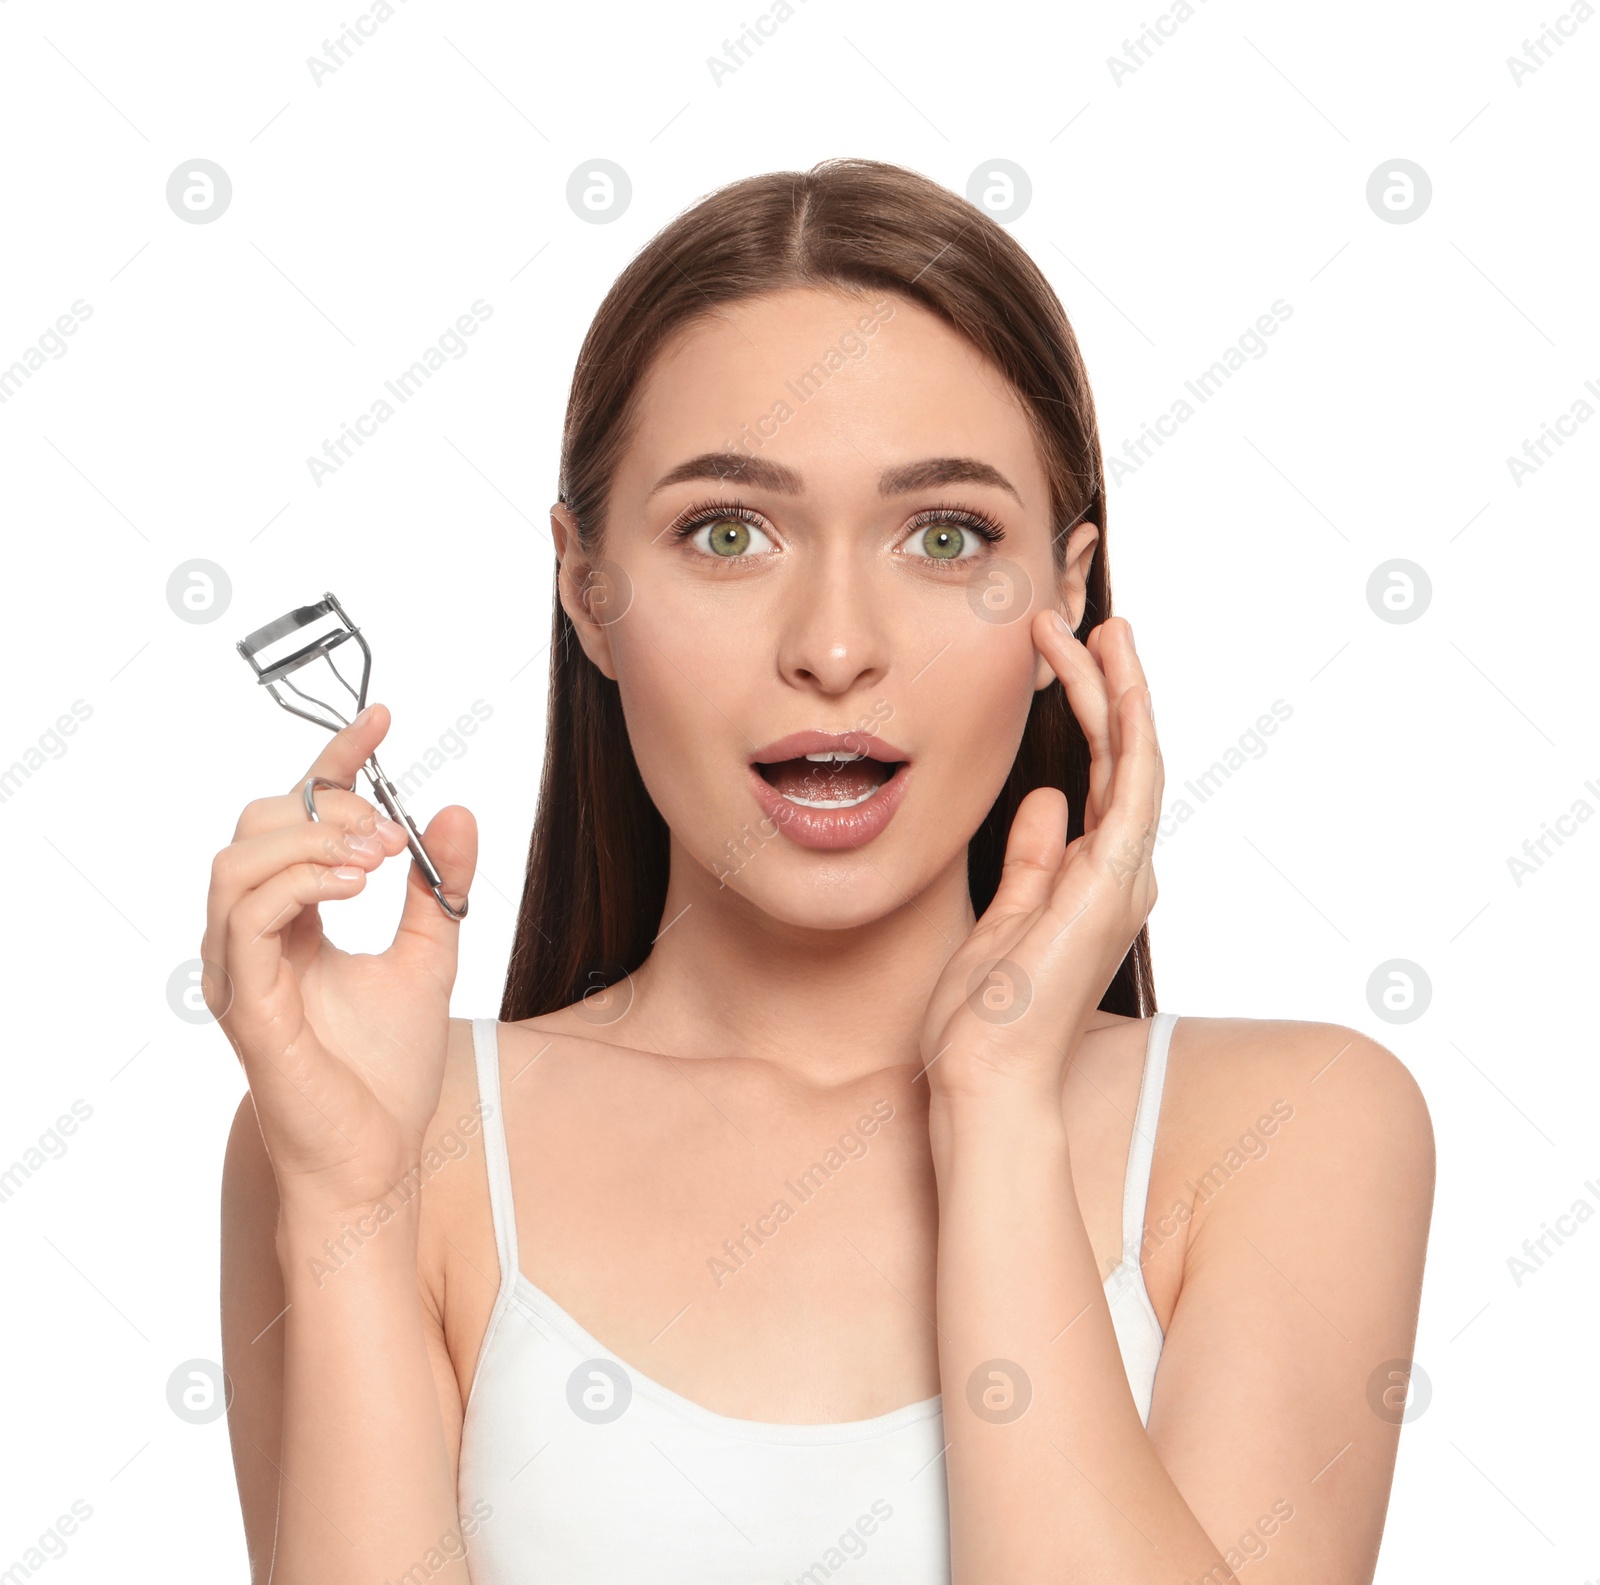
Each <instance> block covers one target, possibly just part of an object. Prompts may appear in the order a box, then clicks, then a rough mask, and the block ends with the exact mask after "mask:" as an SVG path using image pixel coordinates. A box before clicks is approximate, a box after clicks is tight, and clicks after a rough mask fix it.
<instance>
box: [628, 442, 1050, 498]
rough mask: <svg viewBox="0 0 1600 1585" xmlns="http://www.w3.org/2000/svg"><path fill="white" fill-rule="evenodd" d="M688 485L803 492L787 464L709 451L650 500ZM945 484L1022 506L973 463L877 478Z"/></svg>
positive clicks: (897, 491) (991, 471)
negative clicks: (702, 482)
mask: <svg viewBox="0 0 1600 1585" xmlns="http://www.w3.org/2000/svg"><path fill="white" fill-rule="evenodd" d="M689 479H711V480H714V481H715V482H717V483H719V484H720V483H721V482H723V481H724V480H727V479H733V480H737V481H739V482H741V483H744V484H749V485H752V486H754V487H755V488H757V489H761V490H771V491H773V492H774V493H775V494H777V495H799V494H800V493H801V492H802V491H803V490H804V488H805V484H804V481H803V480H802V479H801V477H800V475H799V474H798V473H797V472H795V470H794V469H793V468H790V467H788V466H786V465H785V464H784V463H781V462H774V461H772V460H771V459H770V458H768V457H746V456H743V455H741V454H740V453H737V452H728V451H707V452H702V453H701V455H700V456H698V457H690V458H689V460H688V461H687V462H680V463H679V464H678V465H677V467H675V468H673V469H672V470H671V471H670V472H668V473H665V474H663V475H662V476H661V478H660V479H658V480H657V481H656V484H655V488H654V489H652V490H651V491H650V494H651V495H655V494H657V493H658V492H659V491H661V490H665V489H666V488H667V487H668V486H669V485H673V484H683V483H684V482H685V481H687V480H689ZM941 484H990V485H994V486H995V487H996V488H997V489H1001V490H1004V491H1006V493H1007V494H1009V495H1011V496H1013V497H1014V498H1015V499H1016V502H1017V504H1018V505H1019V506H1021V505H1022V504H1023V502H1022V497H1021V495H1019V494H1018V493H1017V489H1016V486H1015V485H1013V484H1012V483H1011V481H1010V480H1009V479H1008V478H1006V476H1005V475H1004V474H1003V473H1001V471H1000V470H999V469H998V468H996V467H993V466H991V465H990V464H989V463H987V462H980V461H978V460H977V458H975V457H927V458H925V459H923V461H921V462H908V463H903V464H901V465H900V466H899V467H896V468H885V469H884V471H883V472H882V473H881V474H880V475H879V477H878V493H879V494H880V495H904V494H906V493H907V492H908V491H911V490H926V489H930V488H932V487H933V486H935V485H941Z"/></svg>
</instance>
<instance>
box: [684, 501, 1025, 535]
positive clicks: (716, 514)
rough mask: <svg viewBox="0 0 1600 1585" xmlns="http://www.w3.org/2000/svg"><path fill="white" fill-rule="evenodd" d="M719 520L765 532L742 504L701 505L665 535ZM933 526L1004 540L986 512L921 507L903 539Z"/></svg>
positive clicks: (689, 531) (686, 532) (755, 514)
mask: <svg viewBox="0 0 1600 1585" xmlns="http://www.w3.org/2000/svg"><path fill="white" fill-rule="evenodd" d="M723 518H733V519H734V520H736V521H737V522H741V523H746V524H748V525H749V526H750V527H752V528H759V529H762V530H763V531H764V530H765V528H766V525H765V523H764V522H763V521H762V518H761V514H760V513H759V512H757V511H756V510H755V509H754V508H753V507H749V506H746V505H745V504H744V502H742V501H702V502H700V503H698V504H697V505H695V506H690V507H686V508H685V509H684V510H683V512H681V513H680V514H679V515H678V517H677V519H676V520H675V521H674V522H673V523H672V525H671V527H670V528H669V529H668V532H669V533H670V534H671V535H672V536H673V538H675V539H687V538H688V537H689V535H691V534H692V533H694V531H695V530H696V529H697V528H703V527H704V526H705V525H706V524H707V523H714V522H716V521H718V519H723ZM935 523H954V524H955V525H956V526H957V527H958V528H965V529H969V530H970V531H971V532H972V533H974V534H976V535H977V536H978V538H979V539H982V540H986V541H987V542H988V543H989V544H991V545H995V544H998V543H999V542H1000V541H1001V540H1002V539H1004V538H1005V537H1006V531H1005V530H1004V529H1003V528H1002V527H1001V526H1000V525H999V524H998V523H997V522H995V520H994V519H993V518H992V517H990V516H989V515H988V514H987V513H986V512H979V511H976V510H974V509H973V508H972V507H968V506H929V507H924V508H923V510H922V511H920V512H918V513H916V515H915V516H914V517H913V518H912V519H911V522H910V523H909V524H908V525H907V528H906V534H907V537H909V536H910V535H911V534H913V533H915V532H916V531H917V530H918V529H921V528H931V527H933V525H934V524H935Z"/></svg>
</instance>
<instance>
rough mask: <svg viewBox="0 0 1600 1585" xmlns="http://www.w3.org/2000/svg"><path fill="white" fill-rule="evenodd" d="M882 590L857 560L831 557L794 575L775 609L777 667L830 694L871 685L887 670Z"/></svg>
mask: <svg viewBox="0 0 1600 1585" xmlns="http://www.w3.org/2000/svg"><path fill="white" fill-rule="evenodd" d="M884 609H885V602H884V600H883V598H882V591H876V590H874V588H873V587H872V578H871V575H870V573H868V572H867V570H866V569H865V568H863V567H861V566H860V565H859V563H853V564H852V563H847V562H846V560H845V558H843V557H829V558H828V559H827V560H826V561H825V562H823V563H821V564H818V565H816V566H813V567H812V568H809V569H807V570H806V572H805V573H804V574H803V575H801V576H799V577H796V578H795V579H794V581H793V583H792V584H791V586H790V587H789V588H788V589H787V590H786V591H785V604H784V606H783V608H782V609H781V610H780V611H779V612H778V613H776V615H777V623H778V631H777V634H776V637H777V644H778V656H777V660H778V671H779V674H780V675H781V676H782V677H783V679H784V680H785V681H786V682H788V683H791V684H792V685H794V686H796V687H804V688H814V689H817V690H820V691H821V692H822V693H825V694H829V695H844V694H848V693H849V692H850V691H851V690H852V689H854V688H859V687H870V686H871V685H872V684H874V683H876V682H879V681H881V680H882V679H883V677H884V676H885V674H886V673H887V672H888V669H889V658H890V644H889V634H888V630H887V626H886V624H885V622H884V620H883V616H882V613H883V611H884Z"/></svg>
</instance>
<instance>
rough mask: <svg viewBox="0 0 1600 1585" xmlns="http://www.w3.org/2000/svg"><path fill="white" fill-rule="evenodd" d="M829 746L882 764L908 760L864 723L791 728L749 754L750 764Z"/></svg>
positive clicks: (817, 751) (820, 751) (821, 751)
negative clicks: (836, 728)
mask: <svg viewBox="0 0 1600 1585" xmlns="http://www.w3.org/2000/svg"><path fill="white" fill-rule="evenodd" d="M829 750H833V751H835V752H841V753H845V754H862V755H865V756H866V758H868V759H875V760H881V761H883V762H884V763H885V764H894V763H895V762H896V761H900V760H909V759H910V758H911V756H910V755H909V754H907V753H906V751H905V750H904V749H901V748H896V747H895V745H894V744H893V743H889V742H886V741H885V740H884V739H883V738H881V737H879V736H878V734H877V733H876V732H873V731H871V730H869V729H868V728H865V727H857V728H854V729H852V730H851V731H848V732H791V733H790V734H789V735H788V737H780V738H779V739H778V740H777V742H775V743H768V744H767V746H766V747H765V748H759V749H757V750H756V751H755V753H754V754H752V755H751V756H750V763H751V764H752V765H778V764H781V763H782V762H783V761H784V760H786V759H801V758H803V757H804V756H805V755H807V754H826V753H828V752H829Z"/></svg>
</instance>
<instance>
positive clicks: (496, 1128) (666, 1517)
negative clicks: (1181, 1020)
mask: <svg viewBox="0 0 1600 1585" xmlns="http://www.w3.org/2000/svg"><path fill="white" fill-rule="evenodd" d="M1177 1021H1178V1020H1177V1017H1176V1015H1175V1014H1172V1013H1157V1014H1156V1015H1155V1016H1154V1017H1153V1018H1152V1020H1151V1023H1150V1036H1149V1042H1148V1045H1147V1047H1146V1052H1145V1063H1144V1077H1143V1080H1142V1081H1141V1084H1140V1087H1139V1104H1138V1111H1137V1113H1136V1115H1135V1117H1134V1126H1133V1137H1132V1141H1131V1143H1130V1145H1129V1148H1128V1168H1127V1176H1126V1179H1125V1182H1124V1187H1123V1196H1122V1240H1123V1244H1122V1247H1123V1258H1122V1263H1121V1264H1120V1265H1119V1266H1118V1267H1117V1268H1116V1270H1115V1271H1113V1272H1112V1273H1111V1275H1110V1276H1109V1277H1108V1278H1107V1279H1106V1283H1105V1290H1106V1298H1107V1300H1108V1301H1109V1303H1110V1306H1111V1318H1112V1322H1113V1324H1114V1326H1115V1328H1116V1334H1117V1343H1118V1346H1119V1347H1120V1349H1121V1351H1122V1363H1123V1368H1124V1369H1125V1370H1126V1372H1127V1376H1128V1385H1129V1386H1130V1387H1131V1388H1132V1390H1133V1398H1134V1402H1135V1403H1136V1404H1137V1405H1138V1408H1139V1417H1140V1418H1141V1419H1142V1420H1146V1421H1148V1419H1149V1414H1150V1394H1151V1390H1152V1387H1153V1385H1154V1381H1155V1373H1156V1362H1157V1361H1158V1359H1159V1358H1160V1356H1161V1344H1162V1334H1161V1326H1160V1323H1159V1322H1158V1321H1157V1320H1156V1316H1155V1311H1154V1310H1153V1309H1152V1308H1151V1306H1150V1296H1149V1294H1148V1293H1147V1292H1146V1291H1145V1286H1144V1275H1143V1273H1142V1271H1141V1270H1140V1263H1139V1251H1140V1245H1141V1244H1142V1242H1143V1237H1144V1209H1145V1199H1146V1196H1147V1194H1148V1192H1149V1183H1150V1163H1151V1160H1152V1157H1153V1154H1154V1150H1155V1135H1156V1120H1157V1117H1158V1116H1159V1115H1160V1111H1161V1092H1162V1085H1163V1082H1164V1080H1165V1077H1166V1066H1167V1048H1168V1045H1169V1044H1170V1042H1171V1039H1172V1029H1173V1025H1175V1024H1176V1023H1177ZM496 1032H497V1025H496V1021H495V1020H494V1019H492V1018H478V1019H474V1020H473V1025H472V1033H473V1044H474V1048H475V1051H476V1055H477V1066H478V1092H479V1097H480V1099H481V1100H482V1101H483V1103H484V1149H485V1154H486V1157H487V1162H488V1169H489V1204H490V1208H491V1211H492V1213H493V1217H494V1231H495V1241H496V1244H497V1247H498V1249H499V1254H500V1294H499V1297H498V1299H497V1300H496V1301H495V1306H494V1310H493V1313H492V1314H491V1316H490V1318H489V1325H488V1329H487V1331H486V1332H485V1335H484V1339H483V1345H482V1348H481V1350H480V1352H479V1355H478V1363H477V1368H476V1371H475V1373H474V1376H473V1382H472V1389H471V1392H470V1394H469V1395H468V1399H467V1406H466V1419H465V1423H464V1425H463V1428H462V1438H461V1461H460V1471H459V1476H460V1478H459V1482H458V1485H457V1499H458V1505H459V1508H460V1511H461V1514H462V1517H463V1521H464V1523H465V1522H466V1521H467V1520H468V1518H469V1516H471V1524H470V1529H471V1531H472V1533H471V1537H470V1540H469V1543H468V1545H469V1547H470V1552H469V1567H470V1572H471V1575H472V1580H473V1585H640V1582H641V1581H645V1580H648V1581H650V1582H651V1585H750V1582H751V1581H761V1582H764V1585H765V1582H770V1585H818V1582H820V1581H822V1580H832V1579H833V1576H834V1574H835V1573H836V1572H837V1571H838V1570H840V1569H844V1570H845V1577H844V1579H843V1580H842V1581H840V1582H839V1585H855V1582H859V1585H866V1582H868V1581H870V1582H871V1585H948V1581H949V1579H950V1537H949V1508H948V1499H947V1494H946V1487H945V1471H944V1458H943V1454H944V1448H945V1440H944V1422H943V1417H942V1413H941V1409H940V1399H939V1397H938V1395H937V1394H936V1395H935V1396H934V1397H932V1398H926V1399H924V1400H923V1401H922V1402H921V1403H911V1404H906V1405H905V1406H904V1407H903V1408H900V1409H895V1410H892V1411H891V1412H890V1413H888V1414H882V1415H877V1416H875V1417H874V1418H872V1419H870V1420H845V1421H841V1422H838V1423H835V1424H832V1425H793V1424H784V1423H781V1422H775V1421H766V1420H743V1419H737V1418H734V1417H732V1416H729V1415H724V1414H715V1413H713V1412H712V1411H711V1410H709V1409H706V1408H703V1407H702V1406H701V1405H700V1404H698V1403H695V1402H693V1401H692V1400H690V1399H688V1398H684V1397H681V1396H680V1395H679V1394H678V1393H675V1392H673V1391H672V1390H671V1389H670V1388H668V1387H664V1386H662V1385H661V1383H659V1382H656V1381H652V1380H651V1379H650V1377H648V1376H646V1375H644V1374H643V1373H642V1372H640V1371H638V1370H636V1369H634V1367H633V1366H631V1365H629V1364H627V1363H626V1362H625V1361H622V1360H619V1359H617V1358H616V1356H615V1355H613V1354H612V1353H611V1352H610V1350H609V1349H607V1348H606V1346H605V1345H604V1344H603V1343H601V1342H600V1341H599V1340H598V1339H597V1338H595V1337H593V1336H591V1335H590V1334H589V1333H588V1332H586V1331H585V1330H584V1329H583V1327H581V1326H580V1325H579V1324H578V1323H577V1321H575V1320H574V1319H573V1318H572V1316H570V1315H569V1314H568V1313H567V1312H566V1311H565V1310H564V1309H562V1308H561V1306H560V1305H559V1304H557V1303H556V1302H555V1300H554V1299H552V1298H551V1297H550V1296H549V1295H548V1294H547V1293H545V1292H544V1291H543V1290H542V1289H540V1288H537V1287H535V1286H534V1285H533V1283H531V1282H530V1281H529V1280H528V1279H527V1278H526V1277H525V1276H523V1275H522V1272H521V1269H520V1266H519V1263H518V1257H517V1230H516V1216H515V1214H514V1210H513V1206H512V1193H511V1173H510V1166H509V1163H508V1159H507V1155H506V1137H505V1120H504V1116H503V1114H502V1112H501V1108H500V1061H499V1053H498V1049H497V1039H496ZM868 1559H870V1562H868V1561H865V1560H868Z"/></svg>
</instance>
